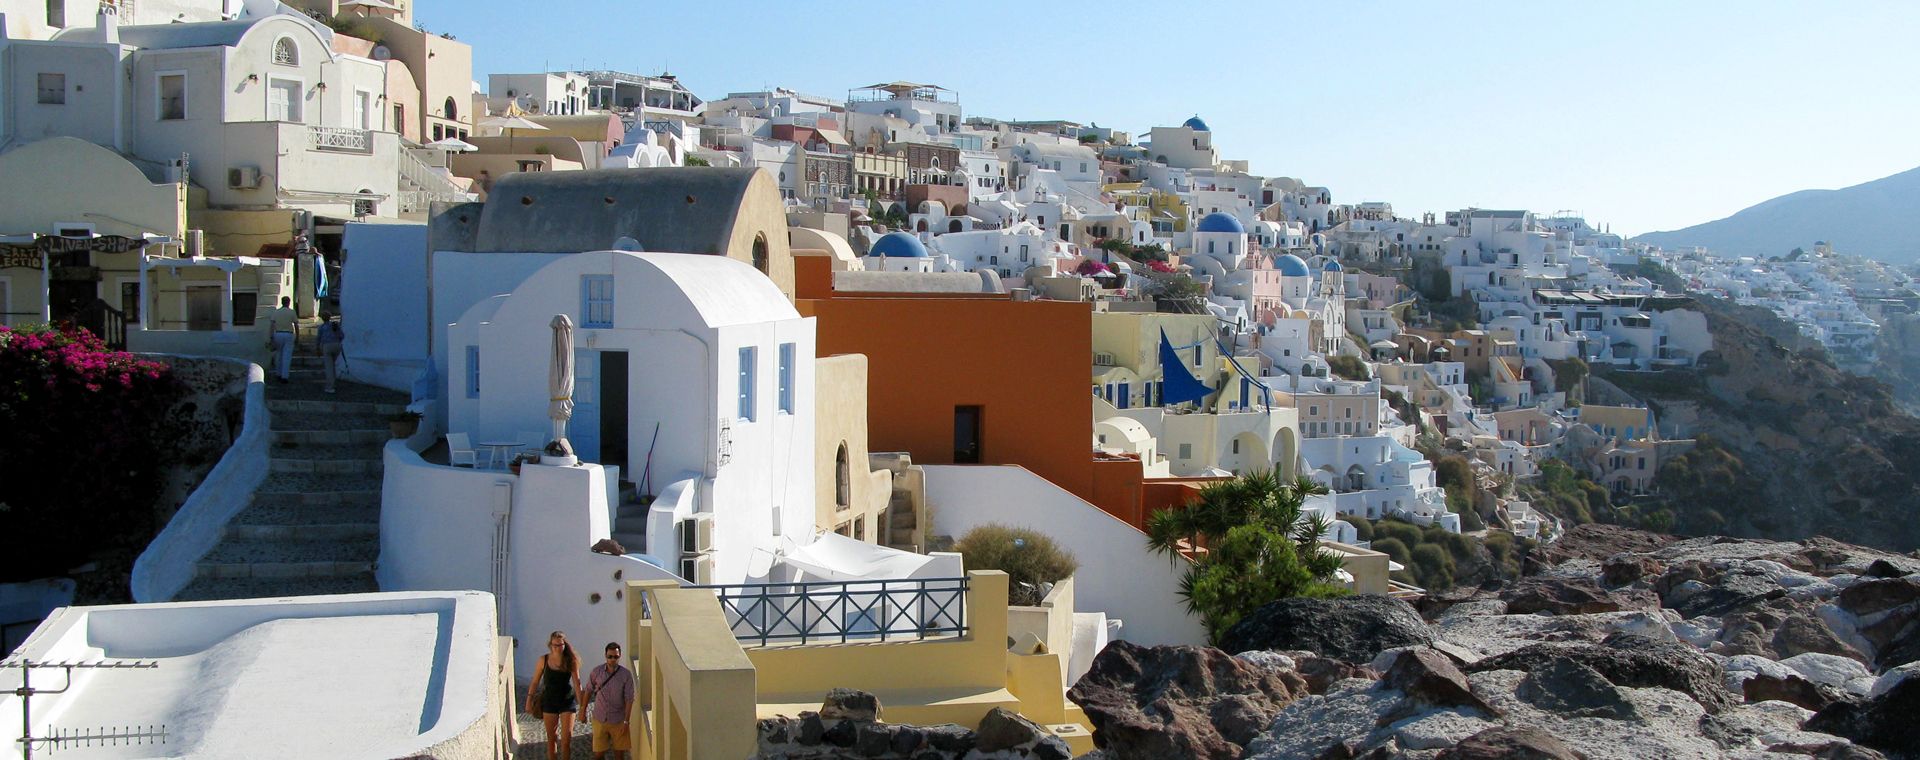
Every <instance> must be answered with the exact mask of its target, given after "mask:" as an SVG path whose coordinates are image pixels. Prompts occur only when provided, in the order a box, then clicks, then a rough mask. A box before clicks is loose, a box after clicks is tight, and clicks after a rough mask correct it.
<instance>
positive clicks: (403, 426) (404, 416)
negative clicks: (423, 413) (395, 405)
mask: <svg viewBox="0 0 1920 760" xmlns="http://www.w3.org/2000/svg"><path fill="white" fill-rule="evenodd" d="M387 429H389V430H391V431H392V432H393V437H395V438H412V437H413V434H414V433H417V432H419V431H420V413H419V412H413V411H407V412H401V413H399V414H396V415H393V416H391V417H388V418H387Z"/></svg>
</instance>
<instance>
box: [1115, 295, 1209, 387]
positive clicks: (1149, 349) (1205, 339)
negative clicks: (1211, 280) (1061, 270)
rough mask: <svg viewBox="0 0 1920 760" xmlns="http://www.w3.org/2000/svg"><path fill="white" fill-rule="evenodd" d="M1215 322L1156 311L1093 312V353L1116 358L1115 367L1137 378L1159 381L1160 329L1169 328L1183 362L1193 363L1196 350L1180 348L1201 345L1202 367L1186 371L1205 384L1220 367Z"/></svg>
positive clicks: (1171, 338)
mask: <svg viewBox="0 0 1920 760" xmlns="http://www.w3.org/2000/svg"><path fill="white" fill-rule="evenodd" d="M1214 324H1215V322H1214V319H1213V317H1212V316H1210V315H1206V314H1161V313H1157V312H1111V311H1110V312H1099V311H1096V312H1094V313H1093V350H1094V353H1106V354H1112V355H1113V361H1114V366H1116V367H1124V368H1127V369H1129V370H1131V371H1132V372H1133V374H1134V376H1135V377H1139V378H1143V379H1158V378H1160V377H1162V375H1161V372H1160V329H1161V328H1162V327H1164V328H1166V331H1167V340H1168V341H1171V342H1172V343H1173V346H1174V347H1175V348H1176V349H1180V350H1179V351H1177V353H1179V354H1180V358H1181V359H1182V360H1183V361H1189V362H1190V361H1191V360H1192V358H1193V349H1191V348H1184V349H1183V348H1180V347H1181V346H1187V345H1189V344H1192V343H1194V342H1196V341H1198V342H1201V346H1200V358H1201V361H1200V363H1199V365H1198V366H1199V367H1202V368H1205V369H1204V370H1199V369H1195V366H1196V365H1194V364H1191V363H1189V364H1188V365H1187V369H1189V370H1193V372H1194V375H1195V376H1197V377H1199V378H1200V379H1201V380H1202V381H1208V380H1209V377H1208V375H1210V374H1211V371H1212V370H1213V368H1214V367H1215V366H1216V365H1217V364H1218V361H1219V357H1220V346H1219V343H1218V342H1217V341H1215V340H1214V332H1213V331H1214Z"/></svg>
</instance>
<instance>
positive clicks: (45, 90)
mask: <svg viewBox="0 0 1920 760" xmlns="http://www.w3.org/2000/svg"><path fill="white" fill-rule="evenodd" d="M66 102H67V75H65V74H46V73H42V74H41V75H40V104H41V105H48V106H58V105H66Z"/></svg>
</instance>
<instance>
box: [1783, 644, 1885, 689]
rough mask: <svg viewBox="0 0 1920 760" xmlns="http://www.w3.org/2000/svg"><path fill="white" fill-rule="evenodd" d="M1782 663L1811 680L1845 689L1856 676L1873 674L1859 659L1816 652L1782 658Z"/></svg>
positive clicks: (1862, 676) (1863, 676) (1865, 676)
mask: <svg viewBox="0 0 1920 760" xmlns="http://www.w3.org/2000/svg"><path fill="white" fill-rule="evenodd" d="M1780 664H1781V665H1785V666H1787V667H1789V668H1792V669H1794V670H1795V671H1798V672H1799V673H1800V675H1802V676H1805V677H1806V679H1807V680H1809V681H1812V682H1814V683H1817V684H1822V685H1825V686H1831V687H1833V688H1836V689H1845V688H1846V687H1847V683H1848V682H1850V681H1852V680H1854V679H1856V678H1867V677H1870V676H1872V675H1873V674H1872V673H1869V672H1867V666H1865V665H1862V664H1860V661H1858V660H1853V659H1849V658H1846V657H1840V656H1837V655H1831V654H1819V653H1816V652H1809V653H1807V654H1798V655H1794V656H1792V657H1788V658H1786V659H1784V660H1781V661H1780Z"/></svg>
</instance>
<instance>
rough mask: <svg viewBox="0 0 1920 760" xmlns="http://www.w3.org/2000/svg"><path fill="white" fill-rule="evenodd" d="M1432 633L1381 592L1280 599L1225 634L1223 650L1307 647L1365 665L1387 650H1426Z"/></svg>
mask: <svg viewBox="0 0 1920 760" xmlns="http://www.w3.org/2000/svg"><path fill="white" fill-rule="evenodd" d="M1432 641H1433V632H1432V631H1430V630H1428V629H1427V626H1426V623H1425V622H1423V621H1422V620H1421V619H1420V615H1419V614H1418V613H1416V612H1414V609H1413V607H1412V606H1410V605H1408V604H1407V603H1406V602H1403V601H1400V600H1398V599H1394V598H1391V597H1387V596H1381V595H1377V594H1365V595H1360V596H1348V597H1341V598H1339V599H1300V598H1294V599H1282V600H1279V601H1277V602H1273V603H1271V604H1268V605H1266V606H1264V607H1261V608H1260V609H1257V610H1254V611H1253V613H1252V614H1249V615H1247V616H1246V617H1245V618H1242V619H1241V620H1240V622H1238V623H1236V624H1234V626H1233V627H1232V628H1230V629H1228V630H1227V633H1226V635H1225V636H1222V637H1221V639H1220V647H1221V648H1222V649H1225V650H1226V651H1228V652H1232V653H1239V652H1245V651H1248V650H1252V649H1305V650H1307V651H1311V652H1314V653H1315V654H1319V655H1322V656H1326V657H1334V658H1338V659H1341V660H1346V661H1347V662H1351V663H1364V662H1368V661H1370V660H1372V659H1373V658H1374V657H1375V656H1376V655H1378V654H1380V653H1381V652H1383V651H1386V650H1388V649H1393V648H1395V647H1403V646H1425V645H1427V644H1430V643H1432Z"/></svg>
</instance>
